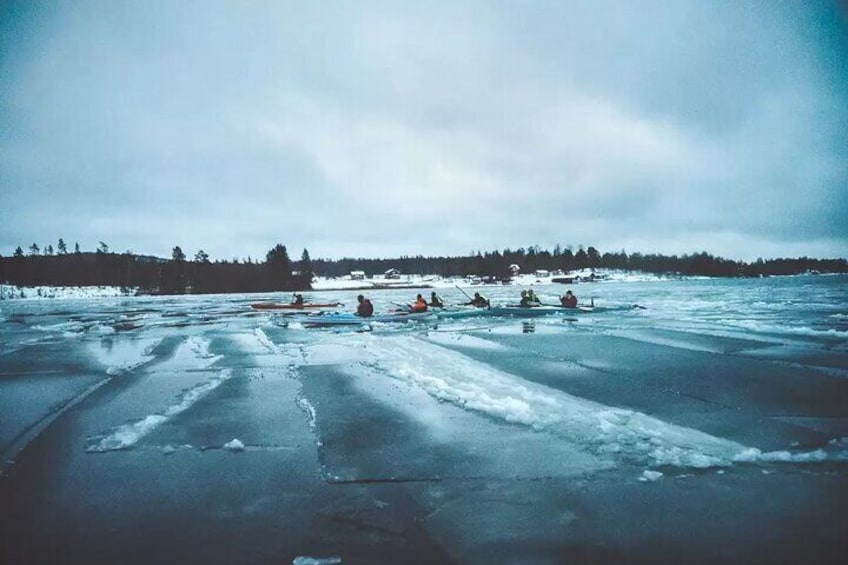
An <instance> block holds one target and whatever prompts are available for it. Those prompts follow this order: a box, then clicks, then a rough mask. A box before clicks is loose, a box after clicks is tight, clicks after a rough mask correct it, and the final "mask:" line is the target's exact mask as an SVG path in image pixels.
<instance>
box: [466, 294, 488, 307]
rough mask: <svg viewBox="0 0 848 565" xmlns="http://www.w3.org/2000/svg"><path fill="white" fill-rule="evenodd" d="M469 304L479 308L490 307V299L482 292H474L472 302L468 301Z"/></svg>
mask: <svg viewBox="0 0 848 565" xmlns="http://www.w3.org/2000/svg"><path fill="white" fill-rule="evenodd" d="M466 304H467V305H470V306H476V307H477V308H488V307H489V305H490V304H489V299H488V298H486V297H485V296H483V295H482V294H480V293H479V292H475V293H474V298H472V299H471V302H466Z"/></svg>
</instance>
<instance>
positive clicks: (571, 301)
mask: <svg viewBox="0 0 848 565" xmlns="http://www.w3.org/2000/svg"><path fill="white" fill-rule="evenodd" d="M562 305H563V306H565V307H566V308H577V297H576V296H574V295H573V294H572V295H571V296H568V297H566V298H563V299H562Z"/></svg>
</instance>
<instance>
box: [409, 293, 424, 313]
mask: <svg viewBox="0 0 848 565" xmlns="http://www.w3.org/2000/svg"><path fill="white" fill-rule="evenodd" d="M409 311H410V312H412V313H413V314H417V313H419V312H426V311H427V301H426V300H424V297H423V296H421V295H420V294H419V295H418V296H416V297H415V303H414V304H413V305H412V306H410V307H409Z"/></svg>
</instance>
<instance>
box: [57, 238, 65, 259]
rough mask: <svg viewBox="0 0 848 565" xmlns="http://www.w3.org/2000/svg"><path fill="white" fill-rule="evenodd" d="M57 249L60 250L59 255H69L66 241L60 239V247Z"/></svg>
mask: <svg viewBox="0 0 848 565" xmlns="http://www.w3.org/2000/svg"><path fill="white" fill-rule="evenodd" d="M56 248H57V249H58V250H59V253H60V254H61V255H67V254H68V247H67V246H66V245H65V240H64V239H62V238H61V237H60V238H59V245H57V246H56Z"/></svg>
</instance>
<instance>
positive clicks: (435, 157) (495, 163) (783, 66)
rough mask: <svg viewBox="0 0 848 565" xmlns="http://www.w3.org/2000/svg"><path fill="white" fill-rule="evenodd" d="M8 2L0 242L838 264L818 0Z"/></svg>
mask: <svg viewBox="0 0 848 565" xmlns="http://www.w3.org/2000/svg"><path fill="white" fill-rule="evenodd" d="M405 4H406V3H391V2H366V3H357V4H356V5H355V6H348V5H345V4H326V3H320V4H313V5H309V4H306V5H302V4H296V3H279V2H256V3H249V4H245V3H242V2H216V3H208V2H179V3H173V2H146V3H142V4H124V3H115V2H107V1H99V2H98V1H83V2H75V3H63V2H21V3H17V2H11V3H7V4H5V5H4V8H3V12H2V22H0V32H2V34H0V120H2V124H3V127H2V129H0V199H2V206H0V253H4V254H6V253H9V252H11V250H12V249H14V247H15V246H16V245H18V244H20V245H24V246H25V245H28V244H29V243H31V242H36V243H38V244H40V245H43V244H46V243H50V242H54V245H55V241H56V240H58V238H59V237H63V238H65V240H66V241H70V242H73V241H80V243H81V245H82V246H83V247H84V248H94V247H95V246H96V244H97V242H98V241H100V240H103V241H106V242H108V243H109V244H110V245H112V247H113V248H114V249H116V250H124V249H132V250H134V251H137V252H145V253H157V254H168V253H169V250H170V249H171V247H173V246H174V245H177V244H179V245H181V246H182V247H183V249H185V250H187V251H188V252H190V253H193V252H194V251H196V250H197V249H200V248H203V249H205V250H206V251H208V252H209V253H210V254H211V255H212V256H213V257H215V258H231V257H233V256H240V257H244V256H247V255H251V256H254V257H257V256H262V255H264V253H265V251H267V249H269V248H270V247H271V246H272V245H273V244H274V243H276V242H278V241H281V242H284V243H286V244H287V245H289V247H291V248H292V249H294V250H296V252H298V253H299V250H300V249H301V248H302V247H308V248H309V249H310V252H311V253H312V255H313V256H341V255H357V256H372V255H397V254H417V253H424V254H430V253H449V254H455V253H464V252H467V251H469V250H471V249H489V248H503V247H518V246H526V245H532V244H540V245H543V246H553V245H554V244H555V243H557V242H559V243H562V244H578V243H583V244H594V245H596V246H597V247H599V248H601V249H621V248H625V249H628V250H641V251H662V252H677V253H679V252H690V251H697V250H701V249H706V250H708V251H711V252H715V253H719V254H723V255H727V256H731V257H737V258H754V257H757V256H766V257H767V256H775V255H814V256H837V255H838V256H845V255H846V254H848V227H846V226H848V135H847V134H846V132H848V39H846V20H845V19H844V14H842V13H841V12H840V11H839V8H838V5H837V4H830V3H827V2H821V3H815V4H813V5H809V3H774V2H765V1H763V2H745V3H739V2H730V1H727V2H710V3H705V2H695V1H692V2H687V1H682V2H672V3H669V2H659V1H658V2H638V3H633V2H619V1H609V2H588V1H587V2H583V1H574V2H566V3H551V2H529V3H506V2H505V3H491V2H464V3H460V4H457V3H443V4H440V5H428V6H426V7H409V6H406V5H405Z"/></svg>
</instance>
